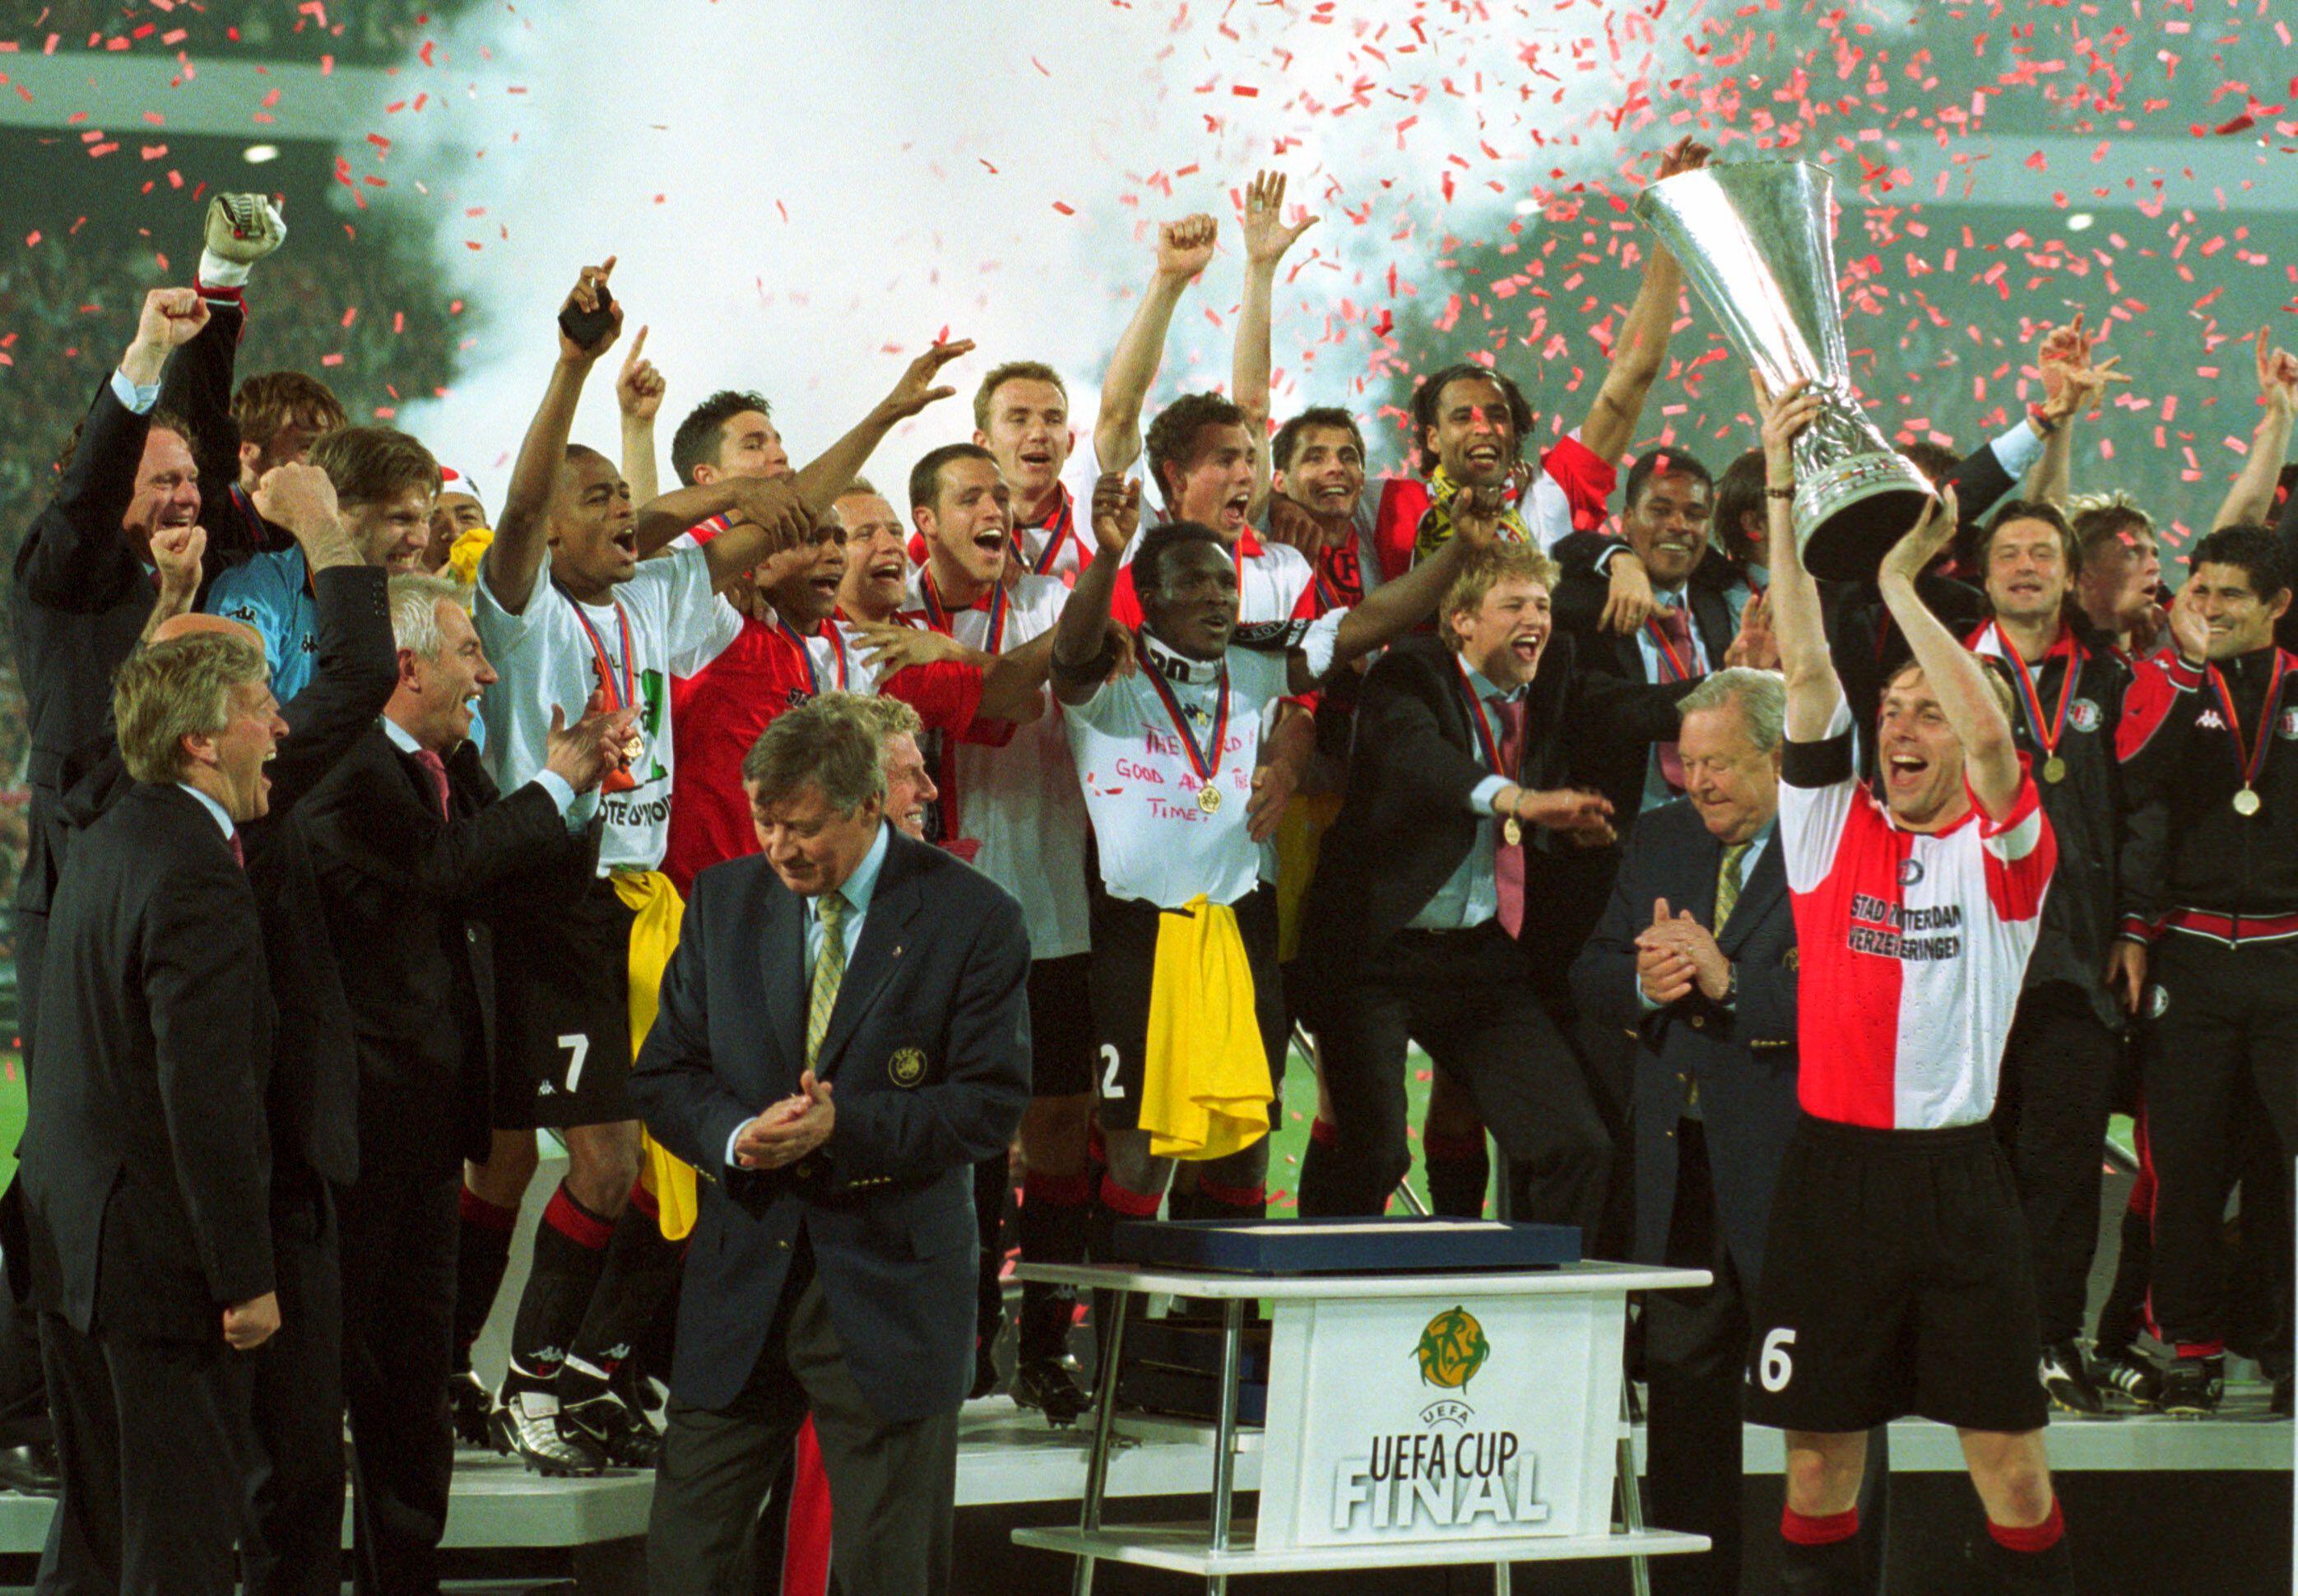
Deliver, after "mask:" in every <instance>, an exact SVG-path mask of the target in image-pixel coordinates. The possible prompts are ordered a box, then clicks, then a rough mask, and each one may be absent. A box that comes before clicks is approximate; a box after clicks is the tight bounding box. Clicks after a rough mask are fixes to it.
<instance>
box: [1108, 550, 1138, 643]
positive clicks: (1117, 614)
mask: <svg viewBox="0 0 2298 1596" xmlns="http://www.w3.org/2000/svg"><path fill="white" fill-rule="evenodd" d="M1109 617H1110V619H1112V620H1113V621H1115V622H1116V623H1117V624H1119V625H1120V626H1122V627H1124V628H1125V629H1126V630H1128V632H1129V631H1131V630H1132V629H1133V628H1134V627H1136V626H1138V625H1139V624H1141V600H1140V597H1139V596H1138V595H1137V594H1136V593H1135V592H1134V591H1133V567H1132V566H1126V567H1125V568H1124V569H1123V570H1121V571H1120V572H1119V573H1118V574H1117V586H1116V588H1115V590H1114V591H1112V592H1111V594H1110V595H1109Z"/></svg>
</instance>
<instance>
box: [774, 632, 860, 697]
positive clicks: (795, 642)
mask: <svg viewBox="0 0 2298 1596" xmlns="http://www.w3.org/2000/svg"><path fill="white" fill-rule="evenodd" d="M774 630H775V631H777V632H779V633H781V634H782V638H783V640H784V641H787V642H788V643H789V646H790V647H791V648H793V649H797V650H798V663H799V664H800V665H803V666H806V691H807V693H808V694H809V695H811V696H813V697H814V698H820V697H821V696H822V673H820V672H819V671H817V670H815V669H814V650H813V649H809V648H807V647H806V639H804V638H802V637H800V636H799V635H798V629H797V628H796V627H794V626H792V625H791V624H789V622H788V621H785V620H781V619H780V618H777V619H776V620H775V622H774ZM822 636H823V637H825V638H827V639H828V640H829V641H830V651H831V654H832V655H834V656H836V657H837V660H838V690H839V692H844V691H845V690H846V640H845V639H844V638H842V637H840V636H839V635H838V623H837V622H835V621H824V622H823V623H822Z"/></svg>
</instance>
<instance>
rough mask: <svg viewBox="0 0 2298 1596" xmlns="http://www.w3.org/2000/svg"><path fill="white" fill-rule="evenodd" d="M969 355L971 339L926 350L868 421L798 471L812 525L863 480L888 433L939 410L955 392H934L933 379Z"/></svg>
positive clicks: (940, 389) (801, 495)
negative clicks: (925, 411)
mask: <svg viewBox="0 0 2298 1596" xmlns="http://www.w3.org/2000/svg"><path fill="white" fill-rule="evenodd" d="M972 352H973V340H972V339H971V338H961V339H959V340H958V341H957V342H956V343H935V344H931V345H929V346H928V347H927V349H926V351H925V352H924V353H923V354H922V355H920V356H918V358H917V359H916V360H912V361H911V362H910V363H909V365H908V367H907V368H905V369H904V370H903V372H902V376H901V380H900V381H899V382H897V383H896V384H895V385H894V386H893V390H892V392H890V393H888V394H887V395H886V397H885V398H883V399H881V400H880V401H878V402H877V403H876V404H875V405H872V407H871V409H870V413H869V414H868V415H866V416H864V417H863V418H862V419H861V420H860V421H859V422H858V423H856V425H855V426H854V428H853V429H852V430H851V431H849V432H848V433H847V434H846V435H845V436H844V437H842V438H840V439H839V440H838V442H835V443H832V444H831V446H830V447H829V448H827V449H825V450H823V451H822V452H821V453H820V454H819V455H817V456H815V457H814V459H810V460H808V461H807V462H806V464H805V465H804V466H803V467H800V468H799V470H798V476H797V479H796V480H797V484H798V497H799V498H801V499H803V500H806V509H807V511H808V513H809V514H810V515H811V516H812V517H813V518H814V520H817V521H818V520H820V519H821V518H822V517H824V516H826V515H828V514H830V507H831V505H833V504H836V503H837V502H838V496H839V494H840V493H843V492H846V490H847V487H848V486H850V485H851V484H852V483H853V481H854V479H855V478H856V477H857V476H859V475H862V467H864V466H865V465H867V464H869V462H870V456H871V455H872V452H874V451H876V449H877V447H878V445H879V444H880V443H882V442H885V441H886V434H888V433H889V432H891V431H893V430H894V428H895V427H897V426H899V425H901V424H902V423H903V422H905V421H907V420H908V419H909V418H911V417H913V416H914V415H916V414H917V413H918V412H919V411H920V410H922V409H925V408H926V407H927V406H928V405H930V404H938V403H939V402H940V401H943V400H945V399H947V398H948V397H949V396H950V395H951V394H953V393H956V392H957V390H956V389H955V388H949V387H937V386H935V385H934V378H936V377H937V376H940V375H941V368H943V367H945V366H946V365H948V364H949V363H950V362H951V361H952V360H956V359H958V358H959V357H960V356H962V355H970V354H971V353H972Z"/></svg>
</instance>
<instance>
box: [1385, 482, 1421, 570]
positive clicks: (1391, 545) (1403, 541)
mask: <svg viewBox="0 0 2298 1596" xmlns="http://www.w3.org/2000/svg"><path fill="white" fill-rule="evenodd" d="M1427 513H1428V484H1426V483H1425V482H1423V481H1421V480H1420V479H1419V478H1418V477H1417V476H1392V477H1390V478H1389V479H1388V480H1387V481H1385V482H1384V483H1382V484H1380V509H1377V510H1376V511H1375V512H1374V514H1373V522H1372V547H1373V553H1374V554H1375V555H1376V556H1377V557H1378V558H1379V560H1380V579H1381V580H1382V581H1383V582H1394V581H1395V580H1396V579H1397V578H1398V577H1400V576H1401V575H1404V574H1405V573H1406V572H1407V571H1409V570H1410V569H1412V544H1413V541H1414V540H1415V539H1417V538H1418V536H1419V535H1420V517H1422V516H1424V515H1426V514H1427Z"/></svg>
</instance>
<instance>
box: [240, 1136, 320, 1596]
mask: <svg viewBox="0 0 2298 1596" xmlns="http://www.w3.org/2000/svg"><path fill="white" fill-rule="evenodd" d="M272 1179H273V1187H272V1194H271V1256H272V1269H273V1271H274V1272H275V1274H276V1275H277V1278H278V1282H279V1286H278V1290H279V1333H278V1334H277V1335H276V1336H273V1337H272V1338H271V1339H270V1340H269V1341H267V1342H265V1343H264V1344H262V1345H261V1346H260V1347H258V1348H257V1349H256V1350H255V1351H254V1352H250V1353H248V1354H247V1359H248V1364H249V1368H250V1370H251V1379H252V1387H253V1390H252V1400H251V1406H250V1418H251V1420H252V1424H251V1427H252V1436H253V1443H252V1446H251V1448H250V1449H249V1453H248V1467H247V1469H246V1471H245V1476H244V1484H245V1497H244V1500H245V1504H246V1505H245V1512H246V1518H247V1522H246V1530H245V1534H246V1540H245V1546H244V1558H245V1561H246V1576H247V1590H248V1593H249V1596H337V1593H338V1592H340V1591H341V1590H342V1589H343V1286H342V1274H341V1269H342V1262H341V1259H342V1250H341V1243H342V1238H341V1233H340V1231H339V1230H338V1228H337V1220H336V1215H335V1197H334V1194H333V1193H332V1192H330V1191H329V1189H328V1187H327V1183H326V1182H325V1181H323V1180H320V1179H318V1178H316V1177H314V1176H313V1175H312V1174H311V1173H310V1171H309V1170H303V1169H302V1168H300V1167H296V1166H287V1167H285V1168H278V1169H275V1171H274V1173H273V1177H272Z"/></svg>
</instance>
